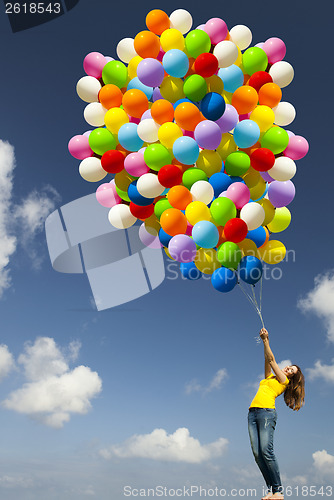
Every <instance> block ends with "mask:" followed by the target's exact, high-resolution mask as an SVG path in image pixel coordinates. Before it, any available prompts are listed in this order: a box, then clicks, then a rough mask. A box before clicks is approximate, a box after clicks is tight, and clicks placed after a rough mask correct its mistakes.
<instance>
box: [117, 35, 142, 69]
mask: <svg viewBox="0 0 334 500" xmlns="http://www.w3.org/2000/svg"><path fill="white" fill-rule="evenodd" d="M116 53H117V55H118V57H119V59H120V60H121V61H123V62H125V63H129V62H130V61H131V59H132V58H133V57H135V56H137V55H138V54H137V52H136V51H135V47H134V40H133V38H123V40H121V41H120V42H118V44H117V47H116Z"/></svg>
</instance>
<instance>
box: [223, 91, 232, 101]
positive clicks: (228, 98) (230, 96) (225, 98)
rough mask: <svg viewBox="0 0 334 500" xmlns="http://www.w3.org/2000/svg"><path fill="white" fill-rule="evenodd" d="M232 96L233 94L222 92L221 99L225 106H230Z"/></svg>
mask: <svg viewBox="0 0 334 500" xmlns="http://www.w3.org/2000/svg"><path fill="white" fill-rule="evenodd" d="M232 96H233V94H232V93H231V92H226V90H224V92H223V97H224V100H225V102H226V104H232Z"/></svg>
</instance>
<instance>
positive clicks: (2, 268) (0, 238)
mask: <svg viewBox="0 0 334 500" xmlns="http://www.w3.org/2000/svg"><path fill="white" fill-rule="evenodd" d="M14 168H15V156H14V148H13V147H12V146H11V145H10V144H9V143H8V142H4V141H2V140H1V139H0V297H1V296H2V294H3V292H4V290H6V289H7V288H9V287H10V285H11V278H10V275H9V268H8V264H9V259H10V257H11V255H12V254H13V253H14V252H15V250H16V238H15V236H14V234H13V232H12V231H11V230H10V219H11V216H10V210H11V198H12V190H13V171H14Z"/></svg>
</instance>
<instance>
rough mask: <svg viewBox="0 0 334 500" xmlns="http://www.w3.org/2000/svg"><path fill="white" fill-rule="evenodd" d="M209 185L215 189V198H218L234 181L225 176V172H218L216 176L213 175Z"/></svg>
mask: <svg viewBox="0 0 334 500" xmlns="http://www.w3.org/2000/svg"><path fill="white" fill-rule="evenodd" d="M209 183H210V184H211V186H212V187H213V190H214V195H215V198H217V197H218V196H219V195H220V194H221V193H222V192H223V191H226V189H227V188H228V187H229V186H230V185H231V184H232V180H231V178H230V176H229V175H227V174H224V173H223V172H217V173H216V174H212V175H211V177H210V178H209Z"/></svg>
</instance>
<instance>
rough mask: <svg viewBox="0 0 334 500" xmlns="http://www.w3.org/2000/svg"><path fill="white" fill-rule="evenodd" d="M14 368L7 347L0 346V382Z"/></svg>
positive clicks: (11, 356)
mask: <svg viewBox="0 0 334 500" xmlns="http://www.w3.org/2000/svg"><path fill="white" fill-rule="evenodd" d="M13 368H15V362H14V358H13V355H12V353H11V352H9V349H8V346H6V345H4V344H0V381H1V380H2V379H3V378H5V377H6V376H7V375H8V374H9V373H10V372H11V371H12V370H13Z"/></svg>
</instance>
